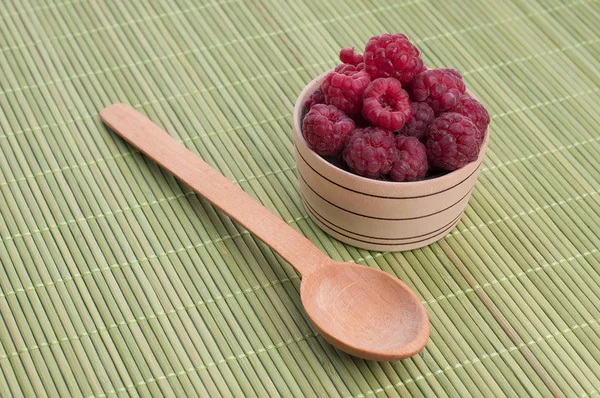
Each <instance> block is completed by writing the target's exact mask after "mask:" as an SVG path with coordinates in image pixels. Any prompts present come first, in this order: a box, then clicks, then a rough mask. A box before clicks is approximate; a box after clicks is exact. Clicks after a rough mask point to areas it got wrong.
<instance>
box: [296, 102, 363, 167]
mask: <svg viewBox="0 0 600 398" xmlns="http://www.w3.org/2000/svg"><path fill="white" fill-rule="evenodd" d="M353 130H354V122H353V121H352V119H350V118H349V117H348V116H346V114H345V113H344V112H342V111H340V110H339V109H337V108H336V107H335V106H332V105H325V104H317V105H313V107H312V108H311V109H310V111H309V112H308V113H307V114H306V116H304V120H303V122H302V131H303V132H304V139H306V143H307V144H308V147H309V148H311V149H312V150H313V151H315V152H316V153H318V154H319V155H322V156H332V155H336V154H338V153H340V152H341V151H342V149H343V148H344V143H345V141H346V139H347V138H348V137H349V136H350V134H352V131H353Z"/></svg>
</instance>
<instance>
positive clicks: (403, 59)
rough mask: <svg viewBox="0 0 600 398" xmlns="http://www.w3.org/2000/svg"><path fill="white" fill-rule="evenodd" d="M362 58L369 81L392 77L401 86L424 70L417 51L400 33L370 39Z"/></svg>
mask: <svg viewBox="0 0 600 398" xmlns="http://www.w3.org/2000/svg"><path fill="white" fill-rule="evenodd" d="M363 58H364V62H365V70H366V71H367V72H368V73H369V75H371V79H376V78H378V77H393V78H396V79H398V80H400V83H402V85H407V84H409V83H410V82H411V81H412V80H413V79H414V78H415V77H416V76H417V75H418V74H419V73H421V72H422V71H423V68H424V67H423V61H422V60H421V58H420V57H419V50H418V49H417V47H415V46H414V45H413V44H412V43H411V42H410V41H409V40H408V38H407V37H406V36H405V35H403V34H402V33H396V34H394V35H389V34H383V35H381V36H374V37H371V39H370V40H369V41H368V42H367V45H366V47H365V52H364V54H363Z"/></svg>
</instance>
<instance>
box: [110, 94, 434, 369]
mask: <svg viewBox="0 0 600 398" xmlns="http://www.w3.org/2000/svg"><path fill="white" fill-rule="evenodd" d="M100 117H101V118H102V120H103V121H104V123H106V124H107V125H108V126H109V127H110V128H111V129H113V130H114V131H115V132H116V133H118V134H119V135H120V136H121V137H123V138H124V139H125V140H127V141H128V142H129V143H130V144H132V145H133V146H135V147H136V148H138V149H139V150H140V151H141V152H142V153H144V154H146V155H147V156H149V157H150V158H152V159H153V160H154V161H155V162H157V163H158V164H159V165H161V166H162V167H164V168H165V169H167V170H168V171H170V172H171V173H173V174H174V175H175V176H176V177H178V178H179V179H180V180H181V181H183V182H184V183H186V184H187V185H189V186H190V187H191V188H192V189H193V190H194V191H196V192H197V193H198V194H200V195H202V196H203V197H205V198H206V199H207V200H209V201H210V202H211V203H212V204H213V205H214V206H216V207H218V208H219V209H220V210H221V211H223V212H224V213H225V214H227V215H228V216H230V217H231V218H233V219H234V220H236V221H237V222H238V223H239V224H241V225H242V226H243V227H244V228H246V229H247V230H248V231H250V232H252V233H253V234H254V235H255V236H256V237H257V238H259V239H260V240H262V241H263V242H265V243H266V244H267V245H269V246H270V247H271V248H272V249H273V250H274V251H276V252H277V253H278V254H279V255H280V256H281V257H283V259H285V260H286V261H287V262H288V263H290V264H291V265H292V266H293V267H294V268H295V269H296V271H298V272H299V273H300V274H301V275H302V286H301V288H300V295H301V299H302V303H303V305H304V308H305V310H306V313H307V314H308V316H309V317H310V319H311V320H312V322H313V324H314V325H315V327H316V328H317V329H318V330H319V332H320V333H321V334H322V336H323V338H324V339H325V340H326V341H328V342H329V343H331V344H332V345H334V346H335V347H337V348H339V349H340V350H342V351H345V352H347V353H349V354H352V355H355V356H357V357H361V358H365V359H374V360H379V361H384V360H385V361H390V360H396V359H402V358H406V357H409V356H412V355H415V354H416V353H418V352H419V351H420V350H421V349H422V348H423V347H424V346H425V344H426V343H427V339H428V338H429V320H428V318H427V314H426V312H425V308H424V307H423V304H422V303H421V301H420V300H419V298H418V297H417V296H416V295H415V293H414V292H413V291H412V290H411V289H410V288H409V287H408V286H406V285H405V284H404V283H403V282H401V281H400V280H398V279H397V278H395V277H393V276H391V275H389V274H387V273H385V272H383V271H379V270H376V269H373V268H369V267H365V266H362V265H357V264H352V263H341V262H337V261H334V260H332V259H331V258H329V257H328V256H327V255H325V254H324V253H323V252H321V251H320V250H319V249H318V248H317V247H315V246H314V245H313V244H312V243H311V242H310V241H309V240H308V239H306V238H305V237H304V236H302V235H301V234H300V233H298V232H296V230H294V229H293V228H292V227H290V226H289V225H288V224H287V223H285V222H284V221H282V220H281V219H280V218H278V217H277V216H276V215H275V214H273V213H272V212H270V211H269V210H268V209H267V208H265V207H263V206H262V205H261V204H260V203H258V202H257V201H256V200H254V199H253V198H252V197H251V196H250V195H248V194H247V193H245V192H244V191H242V190H241V189H240V188H238V187H237V186H235V185H234V184H233V183H231V182H230V181H229V180H228V179H227V178H226V177H224V176H223V175H222V174H220V173H219V172H217V171H216V170H215V169H213V168H212V167H211V166H209V165H208V164H207V163H205V162H204V161H202V160H201V159H200V158H198V157H197V156H196V155H194V154H193V153H192V152H190V151H189V150H188V149H187V148H186V147H185V146H183V145H182V144H181V143H179V142H178V141H176V140H175V139H174V138H172V137H171V136H170V135H168V134H167V133H166V132H164V131H163V130H162V129H160V128H159V127H158V126H157V125H155V124H154V123H153V122H152V121H151V120H149V119H148V118H146V117H145V116H144V115H142V114H141V113H139V112H138V111H136V110H135V109H133V108H131V107H130V106H128V105H124V104H114V105H110V106H108V107H107V108H105V109H104V110H102V112H100Z"/></svg>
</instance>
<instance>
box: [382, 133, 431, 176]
mask: <svg viewBox="0 0 600 398" xmlns="http://www.w3.org/2000/svg"><path fill="white" fill-rule="evenodd" d="M396 148H397V149H398V159H396V161H395V162H394V164H393V165H392V169H391V170H390V178H391V179H392V180H394V181H416V180H420V179H421V178H423V177H425V175H426V174H427V169H428V168H429V164H428V162H427V149H425V145H424V144H423V143H422V142H421V141H419V139H418V138H416V137H406V136H403V135H399V136H397V137H396Z"/></svg>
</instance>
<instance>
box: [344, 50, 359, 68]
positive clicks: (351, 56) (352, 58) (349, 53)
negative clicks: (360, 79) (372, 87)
mask: <svg viewBox="0 0 600 398" xmlns="http://www.w3.org/2000/svg"><path fill="white" fill-rule="evenodd" d="M340 61H342V63H344V64H348V65H354V66H356V65H358V64H360V63H362V62H363V56H362V54H356V52H355V49H354V47H352V48H342V49H341V50H340Z"/></svg>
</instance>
